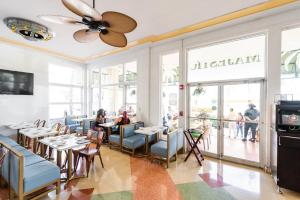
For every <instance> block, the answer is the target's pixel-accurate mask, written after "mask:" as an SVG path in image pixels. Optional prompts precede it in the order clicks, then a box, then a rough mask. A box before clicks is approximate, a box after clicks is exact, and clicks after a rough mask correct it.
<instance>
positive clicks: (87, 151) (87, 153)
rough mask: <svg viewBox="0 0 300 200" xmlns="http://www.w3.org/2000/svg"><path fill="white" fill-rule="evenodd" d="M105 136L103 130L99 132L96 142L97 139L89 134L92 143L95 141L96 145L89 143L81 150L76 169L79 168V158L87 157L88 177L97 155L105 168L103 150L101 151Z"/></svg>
mask: <svg viewBox="0 0 300 200" xmlns="http://www.w3.org/2000/svg"><path fill="white" fill-rule="evenodd" d="M103 136H104V134H103V131H102V132H100V133H99V134H98V136H97V139H96V142H95V140H93V139H92V135H88V138H89V139H90V140H91V142H92V143H94V142H95V143H96V145H88V146H87V147H86V148H84V149H82V150H81V151H79V154H78V157H77V162H76V167H75V169H76V168H77V165H78V162H79V159H80V158H85V160H86V176H87V177H88V176H89V171H90V166H91V163H94V158H95V156H99V159H100V162H101V165H102V168H104V165H103V161H102V157H101V152H100V147H101V144H102V141H103Z"/></svg>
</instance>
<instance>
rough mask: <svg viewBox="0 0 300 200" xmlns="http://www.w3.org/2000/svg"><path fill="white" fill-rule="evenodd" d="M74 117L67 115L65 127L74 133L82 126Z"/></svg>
mask: <svg viewBox="0 0 300 200" xmlns="http://www.w3.org/2000/svg"><path fill="white" fill-rule="evenodd" d="M73 119H74V117H72V116H70V115H67V116H66V118H65V125H66V126H68V127H69V128H70V132H71V133H74V132H75V131H76V129H77V128H78V127H80V124H79V123H78V122H76V121H74V120H73Z"/></svg>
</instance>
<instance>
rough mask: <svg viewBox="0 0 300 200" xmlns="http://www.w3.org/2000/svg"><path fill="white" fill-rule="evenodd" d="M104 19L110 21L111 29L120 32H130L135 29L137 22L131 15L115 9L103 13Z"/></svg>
mask: <svg viewBox="0 0 300 200" xmlns="http://www.w3.org/2000/svg"><path fill="white" fill-rule="evenodd" d="M102 20H104V21H106V22H108V23H109V27H108V29H109V30H112V31H114V32H118V33H128V32H131V31H133V30H134V29H135V28H136V26H137V23H136V21H135V20H134V19H132V18H131V17H129V16H127V15H125V14H122V13H118V12H113V11H108V12H105V13H103V14H102Z"/></svg>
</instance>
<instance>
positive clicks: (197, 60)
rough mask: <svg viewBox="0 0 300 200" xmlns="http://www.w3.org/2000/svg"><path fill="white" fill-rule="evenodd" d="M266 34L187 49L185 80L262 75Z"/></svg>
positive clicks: (230, 78) (229, 78) (224, 78)
mask: <svg viewBox="0 0 300 200" xmlns="http://www.w3.org/2000/svg"><path fill="white" fill-rule="evenodd" d="M265 40H266V37H265V35H260V36H255V37H251V38H245V39H240V40H235V41H229V42H224V43H219V44H214V45H210V46H206V47H200V48H195V49H190V50H189V51H188V82H205V81H220V80H233V79H248V78H258V77H264V76H265Z"/></svg>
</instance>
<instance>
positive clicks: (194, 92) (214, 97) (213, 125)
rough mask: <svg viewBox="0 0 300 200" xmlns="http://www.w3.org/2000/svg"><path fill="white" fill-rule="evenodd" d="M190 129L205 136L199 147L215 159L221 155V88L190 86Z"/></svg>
mask: <svg viewBox="0 0 300 200" xmlns="http://www.w3.org/2000/svg"><path fill="white" fill-rule="evenodd" d="M189 93H190V94H189V97H190V101H189V103H190V106H189V108H190V110H189V127H190V128H193V129H198V130H201V131H202V132H203V133H204V135H203V139H202V140H200V143H199V147H200V150H201V151H202V152H205V153H206V154H209V155H211V156H213V157H218V154H219V148H218V146H219V139H218V138H219V131H220V129H219V127H220V126H219V120H218V119H219V101H220V98H219V86H216V85H213V86H201V85H196V86H190V87H189Z"/></svg>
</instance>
